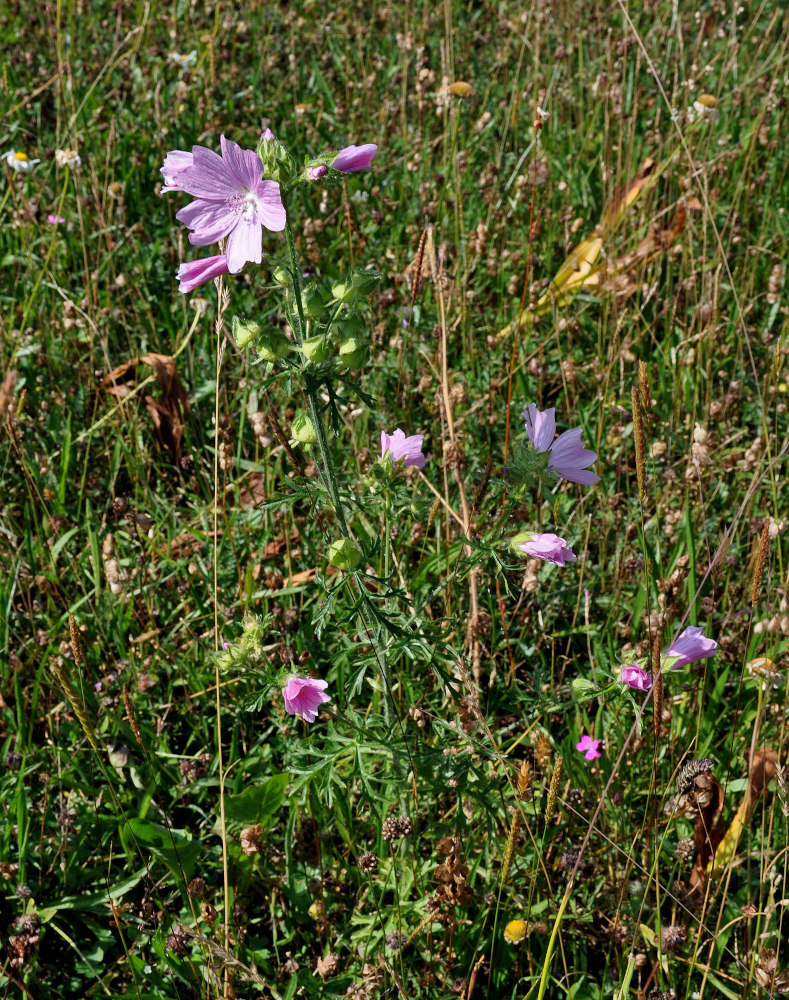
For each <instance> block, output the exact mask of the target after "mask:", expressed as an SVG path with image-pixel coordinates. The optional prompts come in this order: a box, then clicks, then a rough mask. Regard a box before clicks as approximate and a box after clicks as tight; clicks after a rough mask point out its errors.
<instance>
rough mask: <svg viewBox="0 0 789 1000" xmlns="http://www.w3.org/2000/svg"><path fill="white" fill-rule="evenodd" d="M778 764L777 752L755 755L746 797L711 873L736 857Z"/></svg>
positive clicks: (735, 816)
mask: <svg viewBox="0 0 789 1000" xmlns="http://www.w3.org/2000/svg"><path fill="white" fill-rule="evenodd" d="M777 763H778V754H777V753H776V752H775V750H769V749H767V748H763V749H761V750H757V751H756V752H755V753H754V755H753V764H752V765H751V769H750V772H749V774H748V787H747V788H746V789H745V795H744V796H743V800H742V802H741V803H740V808H739V809H738V810H737V812H736V813H735V814H734V819H733V820H732V822H731V826H730V827H729V829H728V830H727V831H726V836H725V837H723V838H722V839H721V841H720V843H719V844H718V845H717V848H716V851H715V859H714V861H712V862H710V864H709V870H710V872H714V871H715V872H717V871H720V869H721V868H723V867H724V866H725V865H727V864H728V863H729V862H730V861H731V859H732V858H733V857H734V852H735V851H736V850H737V844H738V842H739V839H740V834H741V833H742V831H743V829H744V828H745V824H746V823H747V822H748V820H749V819H750V818H751V813H752V812H753V809H754V806H755V805H756V802H757V800H758V799H759V796H760V795H761V794H762V792H763V791H764V790H765V788H766V787H767V785H768V784H769V782H770V781H772V779H773V777H774V776H775V765H776V764H777Z"/></svg>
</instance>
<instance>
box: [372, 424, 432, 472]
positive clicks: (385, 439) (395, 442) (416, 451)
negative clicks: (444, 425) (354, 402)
mask: <svg viewBox="0 0 789 1000" xmlns="http://www.w3.org/2000/svg"><path fill="white" fill-rule="evenodd" d="M424 440H425V435H424V434H412V435H411V436H410V437H406V436H405V431H401V430H400V428H399V427H398V429H397V430H396V431H395V432H394V434H391V435H390V434H387V433H386V431H381V458H384V456H385V455H386V453H387V452H389V454H390V455H391V457H392V461H393V462H395V463H397V462H399V461H400V459H403V465H415V466H416V467H417V468H418V469H424V467H425V456H424V455H423V454H422V442H423V441H424Z"/></svg>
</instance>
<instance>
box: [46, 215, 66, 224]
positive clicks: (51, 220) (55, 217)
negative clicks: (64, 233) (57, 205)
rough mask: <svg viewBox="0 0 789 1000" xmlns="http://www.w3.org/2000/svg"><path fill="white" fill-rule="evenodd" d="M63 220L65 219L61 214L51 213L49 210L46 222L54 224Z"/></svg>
mask: <svg viewBox="0 0 789 1000" xmlns="http://www.w3.org/2000/svg"><path fill="white" fill-rule="evenodd" d="M65 221H66V220H65V219H64V218H63V216H62V215H53V214H52V212H50V213H49V215H48V216H47V222H49V223H51V224H52V225H53V226H56V225H57V224H58V223H59V222H65Z"/></svg>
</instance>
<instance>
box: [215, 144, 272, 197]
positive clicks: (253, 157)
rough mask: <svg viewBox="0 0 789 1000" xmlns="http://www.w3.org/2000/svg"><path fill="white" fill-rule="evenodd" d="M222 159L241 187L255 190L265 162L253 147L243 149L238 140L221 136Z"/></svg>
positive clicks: (261, 176)
mask: <svg viewBox="0 0 789 1000" xmlns="http://www.w3.org/2000/svg"><path fill="white" fill-rule="evenodd" d="M219 144H220V146H221V148H222V159H223V160H224V163H225V167H226V169H227V171H228V172H229V173H230V174H231V175H232V176H233V177H235V179H236V180H237V181H238V183H239V184H240V185H241V187H245V188H249V189H250V191H254V190H255V189H256V187H257V185H258V184H259V183H260V181H261V179H262V178H263V164H262V163H261V162H260V157H259V156H258V155H257V153H255V152H253V151H252V150H251V149H242V148H241V147H240V146H239V145H238V143H237V142H233V140H232V139H226V138H225V137H224V136H223V135H222V136H220V137H219Z"/></svg>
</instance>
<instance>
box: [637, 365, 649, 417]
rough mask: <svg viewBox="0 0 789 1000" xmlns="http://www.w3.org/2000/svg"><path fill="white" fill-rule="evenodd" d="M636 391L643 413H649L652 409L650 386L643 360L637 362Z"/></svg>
mask: <svg viewBox="0 0 789 1000" xmlns="http://www.w3.org/2000/svg"><path fill="white" fill-rule="evenodd" d="M638 391H639V394H640V396H641V406H642V407H643V409H644V413H649V411H650V410H651V409H652V386H651V385H650V384H649V375H647V366H646V365H645V364H644V362H643V361H639V362H638Z"/></svg>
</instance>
